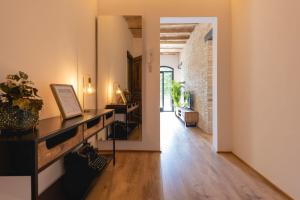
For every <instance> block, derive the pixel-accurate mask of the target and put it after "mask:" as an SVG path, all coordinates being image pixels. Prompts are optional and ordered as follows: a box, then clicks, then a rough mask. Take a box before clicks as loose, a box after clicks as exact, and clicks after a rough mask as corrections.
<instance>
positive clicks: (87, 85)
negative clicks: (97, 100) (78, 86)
mask: <svg viewBox="0 0 300 200" xmlns="http://www.w3.org/2000/svg"><path fill="white" fill-rule="evenodd" d="M94 92H95V90H94V88H93V85H92V78H91V77H90V76H89V75H85V76H83V95H82V107H83V110H84V109H85V98H86V96H85V95H91V94H93V93H94Z"/></svg>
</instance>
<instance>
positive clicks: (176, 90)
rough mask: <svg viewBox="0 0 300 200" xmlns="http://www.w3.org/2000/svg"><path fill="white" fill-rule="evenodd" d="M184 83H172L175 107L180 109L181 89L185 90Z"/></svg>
mask: <svg viewBox="0 0 300 200" xmlns="http://www.w3.org/2000/svg"><path fill="white" fill-rule="evenodd" d="M183 84H184V83H183V82H176V81H174V80H173V81H172V87H171V95H172V99H173V102H174V106H175V107H180V106H181V103H180V99H181V89H182V88H183Z"/></svg>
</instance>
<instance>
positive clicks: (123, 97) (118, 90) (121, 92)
mask: <svg viewBox="0 0 300 200" xmlns="http://www.w3.org/2000/svg"><path fill="white" fill-rule="evenodd" d="M116 95H118V96H120V97H121V99H122V103H123V104H127V100H126V98H125V96H124V93H123V91H122V90H121V88H120V85H118V87H117V90H116ZM119 102H120V101H119ZM119 102H118V103H119Z"/></svg>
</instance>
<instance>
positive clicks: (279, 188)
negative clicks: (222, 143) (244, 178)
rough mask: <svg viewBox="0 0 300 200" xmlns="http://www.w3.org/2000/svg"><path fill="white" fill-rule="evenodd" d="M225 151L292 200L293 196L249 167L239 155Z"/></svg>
mask: <svg viewBox="0 0 300 200" xmlns="http://www.w3.org/2000/svg"><path fill="white" fill-rule="evenodd" d="M225 153H231V154H232V155H233V156H234V157H236V158H237V159H238V160H239V161H241V162H242V163H243V164H244V165H246V166H247V167H249V168H250V169H252V170H253V171H254V172H255V173H257V174H258V175H259V176H260V177H261V178H262V179H263V180H264V181H266V182H267V183H268V184H269V185H270V186H271V187H273V188H274V189H276V190H277V191H279V192H280V193H281V194H283V195H284V196H286V197H287V198H289V199H291V200H293V199H294V198H292V197H291V196H290V195H288V194H287V193H286V192H284V191H283V190H282V189H280V188H279V187H278V186H277V185H275V184H274V183H272V182H271V181H270V180H269V179H267V178H266V177H265V176H264V175H262V174H261V173H260V172H258V171H257V170H255V169H254V168H253V167H251V166H250V165H249V164H248V163H246V162H245V161H244V160H243V159H241V158H240V157H239V156H237V155H236V154H235V153H233V152H225Z"/></svg>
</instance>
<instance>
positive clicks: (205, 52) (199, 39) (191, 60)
mask: <svg viewBox="0 0 300 200" xmlns="http://www.w3.org/2000/svg"><path fill="white" fill-rule="evenodd" d="M211 28H212V26H211V24H204V23H203V24H199V25H197V26H196V27H195V30H194V31H193V33H192V34H191V37H190V39H189V40H188V42H187V44H186V46H185V47H184V49H183V51H182V53H181V55H180V60H181V61H182V63H183V66H182V68H183V79H184V81H185V88H186V89H187V90H190V91H191V92H192V94H193V102H194V103H193V106H194V110H196V111H198V112H199V122H198V127H199V128H201V129H202V130H203V131H205V132H207V133H211V132H212V41H205V40H204V37H205V35H206V34H207V33H208V32H209V30H210V29H211Z"/></svg>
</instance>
